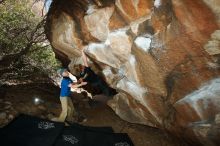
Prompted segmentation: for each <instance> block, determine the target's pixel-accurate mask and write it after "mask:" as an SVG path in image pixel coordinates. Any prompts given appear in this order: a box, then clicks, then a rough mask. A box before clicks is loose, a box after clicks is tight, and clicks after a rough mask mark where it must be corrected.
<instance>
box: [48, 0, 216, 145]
mask: <svg viewBox="0 0 220 146" xmlns="http://www.w3.org/2000/svg"><path fill="white" fill-rule="evenodd" d="M219 30H220V2H219V0H211V1H209V0H90V1H86V0H74V1H70V0H54V1H53V3H52V5H51V8H50V10H49V13H48V19H47V25H46V31H47V35H48V38H49V40H50V42H51V44H52V46H53V47H54V51H55V52H56V54H57V57H58V58H59V59H60V60H61V61H62V62H63V63H64V65H66V66H67V65H68V66H69V67H70V70H71V71H72V72H73V73H74V72H75V70H74V66H75V64H78V63H81V54H80V51H81V50H82V49H83V48H85V52H86V54H87V55H88V56H89V58H90V61H91V66H92V68H93V69H94V70H95V71H96V72H97V73H99V74H101V75H102V76H103V77H104V79H105V80H106V81H107V83H108V84H109V85H110V86H111V87H113V88H115V89H116V90H117V91H118V92H119V94H117V95H116V96H115V97H114V98H113V99H112V100H111V101H109V103H108V104H109V106H110V107H111V108H112V109H113V110H114V111H115V113H116V114H118V115H119V116H120V117H121V118H122V119H124V120H127V121H129V122H133V123H140V124H145V125H149V126H153V127H158V128H163V129H164V128H165V129H167V130H169V131H170V132H172V133H174V134H176V135H179V136H181V137H185V138H187V139H188V141H189V142H192V143H202V144H203V145H207V144H210V145H211V144H212V145H218V144H219V141H218V140H216V137H218V136H219V133H218V132H217V131H216V130H215V128H216V127H219V126H220V125H219V124H220V123H219V116H218V114H219V113H220V106H219V105H220V88H219V87H220V78H219V75H220V58H219V53H220V31H219ZM215 119H217V120H215ZM216 121H217V122H216ZM210 135H211V136H210Z"/></svg>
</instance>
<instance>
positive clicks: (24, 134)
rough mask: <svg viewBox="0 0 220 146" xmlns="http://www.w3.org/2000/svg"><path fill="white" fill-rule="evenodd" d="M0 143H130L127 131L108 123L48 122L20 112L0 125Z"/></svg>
mask: <svg viewBox="0 0 220 146" xmlns="http://www.w3.org/2000/svg"><path fill="white" fill-rule="evenodd" d="M0 141H1V142H0V145H1V146H133V143H132V141H131V140H130V138H129V137H128V135H127V134H124V133H114V131H113V129H112V128H111V127H90V126H82V125H79V124H76V123H75V124H71V125H70V126H67V127H65V126H64V124H63V123H57V122H51V121H48V120H43V119H40V118H36V117H32V116H27V115H20V116H19V117H18V118H16V119H14V120H13V121H12V122H11V123H10V124H8V125H7V126H5V127H4V128H2V129H0Z"/></svg>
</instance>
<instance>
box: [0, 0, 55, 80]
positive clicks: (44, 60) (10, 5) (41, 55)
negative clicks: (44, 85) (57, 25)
mask: <svg viewBox="0 0 220 146" xmlns="http://www.w3.org/2000/svg"><path fill="white" fill-rule="evenodd" d="M30 7H31V6H30V5H29V3H28V1H27V0H18V1H14V0H7V1H4V2H3V3H0V12H1V13H0V22H1V23H0V29H1V31H0V81H1V82H2V83H6V82H8V83H12V82H13V83H17V82H21V81H22V82H33V81H35V82H36V81H39V82H42V81H46V82H48V81H50V77H51V76H52V75H53V74H54V73H55V70H56V68H57V67H58V66H59V63H58V62H57V61H56V59H55V55H54V53H53V51H52V48H51V46H50V45H49V42H48V41H47V39H46V36H45V32H44V24H45V20H46V19H45V17H43V18H40V17H37V16H35V15H34V14H33V13H32V12H31V9H30Z"/></svg>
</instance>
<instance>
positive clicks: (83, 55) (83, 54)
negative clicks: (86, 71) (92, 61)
mask: <svg viewBox="0 0 220 146" xmlns="http://www.w3.org/2000/svg"><path fill="white" fill-rule="evenodd" d="M82 58H83V63H84V66H86V67H89V65H88V59H87V56H86V54H85V52H84V49H83V50H82Z"/></svg>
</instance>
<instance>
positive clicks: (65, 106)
mask: <svg viewBox="0 0 220 146" xmlns="http://www.w3.org/2000/svg"><path fill="white" fill-rule="evenodd" d="M58 73H59V74H60V75H61V76H62V77H63V78H62V81H61V91H60V102H61V108H62V112H61V113H60V116H59V117H58V118H53V119H52V120H53V121H57V122H65V120H67V121H69V122H72V121H73V117H74V115H76V111H75V108H74V106H73V103H72V100H71V98H70V94H71V88H78V87H81V86H83V85H86V84H87V82H81V83H80V84H77V83H73V81H72V80H71V79H70V76H71V75H72V74H71V73H70V72H68V71H67V69H65V68H62V69H60V70H58Z"/></svg>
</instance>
